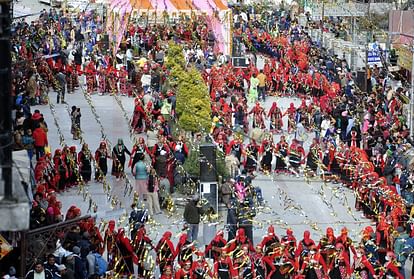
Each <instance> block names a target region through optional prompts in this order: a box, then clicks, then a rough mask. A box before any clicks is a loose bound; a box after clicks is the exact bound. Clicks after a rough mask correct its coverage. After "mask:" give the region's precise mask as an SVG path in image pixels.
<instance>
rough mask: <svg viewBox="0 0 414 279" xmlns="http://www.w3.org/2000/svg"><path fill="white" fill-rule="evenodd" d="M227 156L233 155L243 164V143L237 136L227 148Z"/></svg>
mask: <svg viewBox="0 0 414 279" xmlns="http://www.w3.org/2000/svg"><path fill="white" fill-rule="evenodd" d="M226 153H227V155H229V154H231V153H233V154H234V156H236V158H237V159H238V160H239V162H241V156H242V154H243V141H242V139H241V137H240V136H237V135H236V136H235V138H234V139H233V140H232V141H230V143H229V145H228V146H227V151H226Z"/></svg>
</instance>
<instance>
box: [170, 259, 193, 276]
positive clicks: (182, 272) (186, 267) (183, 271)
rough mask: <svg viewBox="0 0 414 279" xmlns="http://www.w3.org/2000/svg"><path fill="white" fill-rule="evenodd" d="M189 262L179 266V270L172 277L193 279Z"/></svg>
mask: <svg viewBox="0 0 414 279" xmlns="http://www.w3.org/2000/svg"><path fill="white" fill-rule="evenodd" d="M191 265H192V263H191V261H190V260H188V261H185V262H184V263H183V264H181V265H180V266H181V268H180V269H178V270H177V272H176V273H175V275H174V278H175V279H192V278H193V270H192V269H191Z"/></svg>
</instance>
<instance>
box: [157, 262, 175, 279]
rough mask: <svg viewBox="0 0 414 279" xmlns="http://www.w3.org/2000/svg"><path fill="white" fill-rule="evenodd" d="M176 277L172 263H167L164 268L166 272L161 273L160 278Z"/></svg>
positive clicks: (170, 278) (169, 278)
mask: <svg viewBox="0 0 414 279" xmlns="http://www.w3.org/2000/svg"><path fill="white" fill-rule="evenodd" d="M172 278H174V272H173V268H172V266H171V265H167V266H166V267H165V268H164V272H163V273H162V274H161V277H160V279H172Z"/></svg>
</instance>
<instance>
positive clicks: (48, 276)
mask: <svg viewBox="0 0 414 279" xmlns="http://www.w3.org/2000/svg"><path fill="white" fill-rule="evenodd" d="M25 278H26V279H54V277H53V275H52V273H51V272H50V271H49V270H47V269H45V268H44V266H43V263H42V262H36V263H35V266H34V269H32V270H30V271H29V272H28V273H27V274H26V277H25Z"/></svg>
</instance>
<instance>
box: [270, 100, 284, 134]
mask: <svg viewBox="0 0 414 279" xmlns="http://www.w3.org/2000/svg"><path fill="white" fill-rule="evenodd" d="M267 117H269V119H270V131H271V132H272V133H280V132H282V127H283V121H282V111H281V110H280V108H279V107H278V106H277V103H276V102H273V104H272V107H271V108H270V110H269V112H268V114H267Z"/></svg>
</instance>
